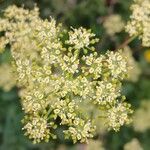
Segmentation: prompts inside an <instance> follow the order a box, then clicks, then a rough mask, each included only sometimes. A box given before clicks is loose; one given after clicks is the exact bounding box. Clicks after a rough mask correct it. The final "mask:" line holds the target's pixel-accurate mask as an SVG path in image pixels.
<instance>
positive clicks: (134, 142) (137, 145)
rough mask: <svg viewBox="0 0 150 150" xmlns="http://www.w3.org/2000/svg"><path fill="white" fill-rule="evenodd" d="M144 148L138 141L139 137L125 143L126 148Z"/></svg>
mask: <svg viewBox="0 0 150 150" xmlns="http://www.w3.org/2000/svg"><path fill="white" fill-rule="evenodd" d="M133 149H136V150H144V149H143V148H142V146H141V144H140V142H139V141H138V139H136V138H133V139H132V140H131V141H130V142H128V143H126V144H125V145H124V150H133Z"/></svg>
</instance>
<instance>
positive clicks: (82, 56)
mask: <svg viewBox="0 0 150 150" xmlns="http://www.w3.org/2000/svg"><path fill="white" fill-rule="evenodd" d="M0 31H1V32H3V33H4V35H3V36H1V37H0V40H1V41H3V42H1V46H0V47H1V51H3V50H4V49H5V46H6V44H9V45H10V46H11V54H12V57H13V63H12V66H13V69H14V72H15V74H16V76H17V77H16V80H17V86H18V87H20V89H21V90H20V92H19V95H20V98H21V103H22V109H23V110H24V112H25V117H24V119H23V121H22V122H23V124H24V127H23V130H25V131H26V133H25V134H26V135H28V136H29V138H30V139H33V142H34V143H37V142H40V141H42V140H45V141H48V140H49V139H50V138H56V135H55V130H56V128H57V127H58V125H60V126H65V127H66V129H65V130H64V131H63V132H64V134H65V137H66V138H71V139H72V140H73V141H74V142H77V141H80V142H87V139H88V138H92V137H93V136H94V134H95V133H94V131H95V129H96V124H95V122H96V121H97V120H99V121H100V122H104V124H105V125H106V127H107V128H108V129H114V130H115V131H118V130H119V128H120V127H121V126H122V125H124V124H129V123H130V122H131V119H130V117H129V115H130V114H131V113H132V110H131V109H130V104H128V103H126V102H125V97H124V96H122V94H121V81H122V80H123V79H125V78H126V77H127V75H128V71H129V67H128V65H127V61H126V57H125V55H123V53H122V51H121V50H118V51H117V52H113V51H108V52H107V53H106V54H103V55H102V54H99V53H98V52H97V51H96V49H95V48H94V46H93V45H94V44H95V43H96V42H98V39H97V38H95V34H93V33H92V32H91V30H87V29H85V28H82V27H80V28H78V29H74V28H72V29H71V30H70V31H66V30H65V29H63V27H62V26H61V25H60V24H59V25H57V24H56V21H55V20H54V19H51V20H50V21H48V20H42V19H41V18H40V17H39V10H38V9H37V8H36V7H35V8H34V10H31V11H29V10H26V9H23V8H18V7H16V6H10V7H8V8H7V9H6V10H5V12H4V16H3V18H2V19H1V20H0ZM83 107H89V110H88V111H87V109H82V108H83ZM100 118H101V119H100Z"/></svg>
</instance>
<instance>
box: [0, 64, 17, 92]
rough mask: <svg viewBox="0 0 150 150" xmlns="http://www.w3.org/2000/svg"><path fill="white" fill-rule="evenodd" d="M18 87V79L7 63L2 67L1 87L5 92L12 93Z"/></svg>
mask: <svg viewBox="0 0 150 150" xmlns="http://www.w3.org/2000/svg"><path fill="white" fill-rule="evenodd" d="M15 85H16V77H15V74H14V73H13V70H12V66H11V65H10V64H7V63H3V64H1V65H0V87H2V88H3V89H4V91H6V92H7V91H10V90H11V89H12V88H13V87H14V86H15Z"/></svg>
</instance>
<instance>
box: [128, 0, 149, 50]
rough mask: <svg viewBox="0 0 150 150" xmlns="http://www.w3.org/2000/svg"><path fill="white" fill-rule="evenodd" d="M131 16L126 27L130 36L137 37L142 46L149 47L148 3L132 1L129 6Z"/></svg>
mask: <svg viewBox="0 0 150 150" xmlns="http://www.w3.org/2000/svg"><path fill="white" fill-rule="evenodd" d="M131 10H132V14H131V16H130V21H129V22H128V24H127V26H126V31H127V32H128V33H129V34H130V36H139V38H140V39H142V44H143V46H146V47H149V46H150V30H149V28H150V1H149V0H134V4H132V6H131Z"/></svg>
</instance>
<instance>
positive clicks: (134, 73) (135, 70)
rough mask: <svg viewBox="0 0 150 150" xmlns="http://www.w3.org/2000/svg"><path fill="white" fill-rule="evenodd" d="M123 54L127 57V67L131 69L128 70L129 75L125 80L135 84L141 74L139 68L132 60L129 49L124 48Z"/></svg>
mask: <svg viewBox="0 0 150 150" xmlns="http://www.w3.org/2000/svg"><path fill="white" fill-rule="evenodd" d="M123 52H124V55H125V56H126V57H127V64H128V66H131V69H129V72H128V73H129V74H128V78H127V80H128V81H132V82H137V81H138V79H139V76H140V74H141V68H140V66H139V64H138V62H137V61H136V60H135V59H134V57H133V55H132V50H131V49H130V47H128V46H126V47H125V48H124V51H123Z"/></svg>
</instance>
